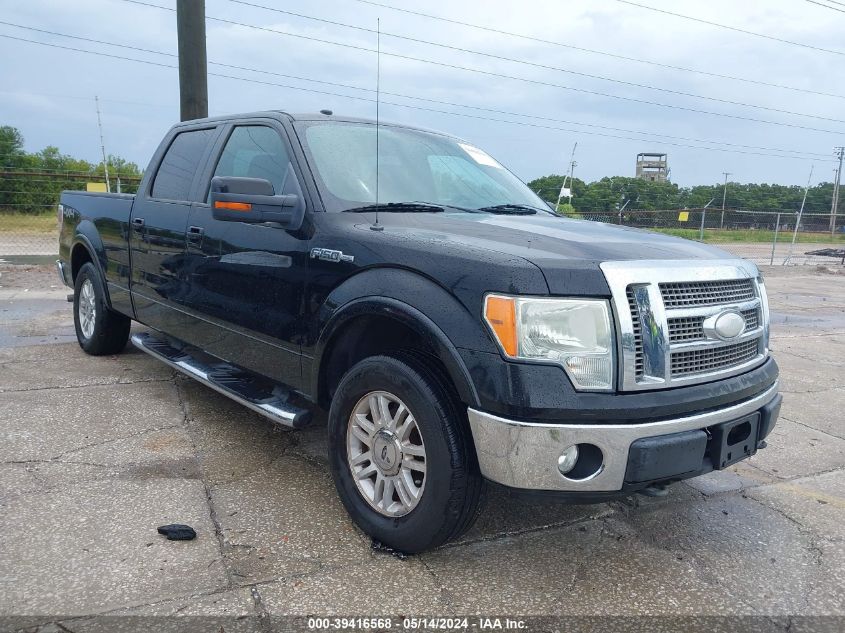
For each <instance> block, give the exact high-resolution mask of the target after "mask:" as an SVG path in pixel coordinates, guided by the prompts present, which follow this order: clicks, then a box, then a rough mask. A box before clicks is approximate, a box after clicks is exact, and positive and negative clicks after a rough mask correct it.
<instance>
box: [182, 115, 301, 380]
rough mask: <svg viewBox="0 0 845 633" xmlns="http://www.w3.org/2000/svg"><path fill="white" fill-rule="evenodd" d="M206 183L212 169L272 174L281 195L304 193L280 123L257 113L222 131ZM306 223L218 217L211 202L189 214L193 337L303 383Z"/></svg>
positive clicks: (235, 359)
mask: <svg viewBox="0 0 845 633" xmlns="http://www.w3.org/2000/svg"><path fill="white" fill-rule="evenodd" d="M223 137H224V138H225V141H222V140H221V142H220V143H218V149H217V152H216V155H215V156H214V157H212V162H211V165H212V166H213V168H209V169H208V171H207V182H205V189H204V192H205V195H206V202H207V196H208V184H209V182H210V179H211V177H213V176H241V177H249V178H262V179H265V180H268V181H270V183H271V184H272V185H273V188H274V190H275V193H276V194H296V195H298V196H300V197H301V196H302V195H303V192H302V188H301V187H300V186H299V177H298V176H297V173H296V169H295V167H294V164H293V161H292V160H291V156H292V154H291V151H290V148H289V145H288V140H287V135H286V133H285V131H284V128H282V127H281V125H279V124H277V123H275V122H271V121H266V120H264V121H262V120H256V121H255V122H254V123H248V124H246V123H245V124H239V125H234V126H231V127H230V128H228V129H226V130H225V131H224V132H223ZM309 227H310V223H309V221H308V213H306V220H305V223H304V224H303V226H302V227H301V228H299V229H297V230H286V229H284V228H282V227H281V226H280V225H278V224H274V223H265V224H248V223H244V222H236V221H222V220H215V219H214V217H213V216H212V210H211V208H210V206H209V205H208V204H207V203H199V204H196V205H194V208H193V209H192V211H191V214H190V218H189V221H188V232H187V236H188V243H187V249H186V267H185V270H186V272H187V273H188V275H187V279H188V284H189V287H188V292H187V294H186V298H185V305H186V307H187V309H188V311H189V313H190V315H191V318H192V325H191V327H190V328H189V329H190V332H191V334H190V336H191V340H189V341H188V342H190V343H192V344H194V345H197V346H198V347H201V348H202V349H204V350H206V351H208V352H209V353H211V354H214V355H215V356H218V357H220V358H223V359H225V360H228V361H230V362H232V363H234V364H236V365H239V366H241V367H244V368H246V369H250V370H253V371H256V372H258V373H260V374H263V375H265V376H268V377H271V378H273V379H275V380H277V381H279V382H283V383H285V384H287V385H290V386H292V387H294V388H301V382H302V377H301V368H300V339H301V330H302V319H301V315H302V313H303V290H304V284H305V269H306V265H307V260H308V243H309V239H310V229H309Z"/></svg>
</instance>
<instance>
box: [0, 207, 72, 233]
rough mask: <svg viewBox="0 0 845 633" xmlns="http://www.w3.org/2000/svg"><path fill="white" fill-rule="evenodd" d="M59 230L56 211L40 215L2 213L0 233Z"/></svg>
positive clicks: (0, 214)
mask: <svg viewBox="0 0 845 633" xmlns="http://www.w3.org/2000/svg"><path fill="white" fill-rule="evenodd" d="M57 230H58V220H57V219H56V214H55V212H51V213H44V214H38V215H34V214H29V213H0V233H54V232H55V231H57Z"/></svg>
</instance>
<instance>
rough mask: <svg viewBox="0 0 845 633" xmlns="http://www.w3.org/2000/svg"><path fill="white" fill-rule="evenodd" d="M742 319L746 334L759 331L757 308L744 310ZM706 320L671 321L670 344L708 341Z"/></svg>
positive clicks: (694, 318) (693, 318)
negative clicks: (705, 326) (705, 328)
mask: <svg viewBox="0 0 845 633" xmlns="http://www.w3.org/2000/svg"><path fill="white" fill-rule="evenodd" d="M629 302H630V299H629ZM632 314H633V310H632ZM742 317H743V318H744V319H745V331H746V332H748V331H751V330H756V329H757V326H758V324H759V322H760V321H759V317H758V316H757V308H751V309H749V310H743V311H742ZM705 318H706V317H703V316H691V317H676V318H674V319H669V342H670V343H689V342H691V341H703V340H706V339H707V336H706V335H705V334H704V328H703V327H702V324H703V323H704V319H705Z"/></svg>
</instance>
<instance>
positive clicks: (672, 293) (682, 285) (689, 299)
mask: <svg viewBox="0 0 845 633" xmlns="http://www.w3.org/2000/svg"><path fill="white" fill-rule="evenodd" d="M660 294H661V295H662V296H663V305H664V306H665V307H666V308H668V309H672V308H688V307H692V306H709V305H719V304H724V303H737V302H740V301H750V300H751V299H754V297H755V296H756V295H755V293H754V281H753V280H752V279H725V280H722V281H684V282H666V283H661V284H660Z"/></svg>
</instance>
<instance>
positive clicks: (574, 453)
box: [558, 444, 604, 481]
mask: <svg viewBox="0 0 845 633" xmlns="http://www.w3.org/2000/svg"><path fill="white" fill-rule="evenodd" d="M603 466H604V455H603V454H602V452H601V449H600V448H599V447H598V446H596V445H595V444H574V445H573V446H570V447H568V448H567V449H566V450H564V451H563V452H562V453H561V455H560V457H559V458H558V470H559V471H560V474H561V475H562V476H563V477H564V478H565V479H570V480H572V481H584V480H585V479H591V478H592V477H595V476H596V475H598V474H599V473H600V472H601V470H602V467H603Z"/></svg>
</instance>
